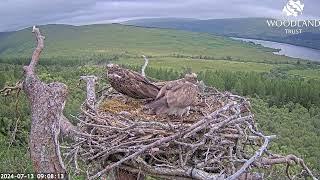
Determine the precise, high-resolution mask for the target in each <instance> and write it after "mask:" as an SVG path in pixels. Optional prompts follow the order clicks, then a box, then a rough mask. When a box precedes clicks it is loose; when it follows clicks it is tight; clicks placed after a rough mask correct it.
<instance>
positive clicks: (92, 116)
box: [67, 88, 312, 179]
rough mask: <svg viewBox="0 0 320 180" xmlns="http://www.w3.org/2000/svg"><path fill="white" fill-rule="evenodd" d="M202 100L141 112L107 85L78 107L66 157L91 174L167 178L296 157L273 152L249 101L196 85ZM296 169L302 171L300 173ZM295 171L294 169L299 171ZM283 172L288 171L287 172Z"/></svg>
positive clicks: (225, 172)
mask: <svg viewBox="0 0 320 180" xmlns="http://www.w3.org/2000/svg"><path fill="white" fill-rule="evenodd" d="M202 95H203V97H205V99H206V102H207V106H206V107H194V108H193V109H192V110H191V114H190V115H189V116H188V117H183V118H176V117H168V116H155V115H149V114H146V113H145V112H144V111H143V105H144V103H145V102H144V101H143V100H134V99H130V98H128V97H126V96H124V95H121V94H119V93H117V92H115V91H113V90H112V88H109V89H107V90H106V92H105V94H104V96H103V98H101V99H100V101H99V103H98V105H97V107H96V108H93V107H91V106H88V105H84V106H83V107H82V113H81V115H79V116H78V117H77V119H78V120H79V123H78V127H79V128H80V129H81V130H82V133H79V135H78V137H77V138H76V142H75V143H74V144H72V146H71V147H70V148H69V149H68V153H67V156H69V157H72V158H71V159H73V160H74V162H75V168H76V169H77V170H80V169H81V168H80V167H79V165H78V161H79V160H78V159H80V160H82V161H83V162H85V163H86V165H87V168H88V169H87V170H86V172H87V175H88V177H90V179H94V178H97V177H99V176H101V175H103V174H106V173H108V172H109V171H110V170H111V169H113V168H115V167H119V168H122V169H126V170H128V171H131V172H136V173H137V172H140V173H143V174H149V175H153V176H156V177H163V178H166V179H178V178H185V179H188V178H192V179H226V178H227V179H237V178H239V177H241V176H244V174H246V175H248V174H249V175H250V176H251V178H256V179H259V178H261V176H262V174H254V173H252V172H251V173H248V172H249V171H250V169H251V168H253V167H258V168H269V167H270V165H273V164H279V163H284V164H288V167H289V165H290V164H294V163H299V164H300V165H301V166H302V167H303V169H304V172H307V173H309V174H310V175H311V176H312V174H311V171H310V170H309V169H308V168H307V167H306V166H305V164H304V163H303V161H302V160H301V159H299V158H297V157H295V156H292V155H289V156H279V155H273V154H271V153H269V152H268V151H267V146H268V143H269V140H271V139H272V138H273V137H274V136H264V135H263V134H262V133H261V132H259V131H258V129H257V127H256V125H255V121H254V115H253V114H252V112H251V109H250V103H249V101H248V100H247V99H246V98H244V97H241V96H237V95H233V94H231V93H227V92H226V93H221V92H218V91H217V90H215V89H214V88H206V90H205V91H204V92H203V94H202ZM302 174H303V173H302ZM300 175H301V174H300ZM288 176H289V173H288Z"/></svg>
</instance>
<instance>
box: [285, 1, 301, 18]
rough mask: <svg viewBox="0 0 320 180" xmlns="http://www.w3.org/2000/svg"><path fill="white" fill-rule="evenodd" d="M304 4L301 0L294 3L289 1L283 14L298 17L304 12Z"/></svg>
mask: <svg viewBox="0 0 320 180" xmlns="http://www.w3.org/2000/svg"><path fill="white" fill-rule="evenodd" d="M303 8H304V4H303V3H301V1H300V0H298V1H294V0H289V1H288V3H287V4H286V5H285V6H284V7H283V9H282V12H283V13H284V14H285V15H287V16H294V17H297V16H298V15H301V14H302V12H303Z"/></svg>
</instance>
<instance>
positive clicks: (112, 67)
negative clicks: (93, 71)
mask: <svg viewBox="0 0 320 180" xmlns="http://www.w3.org/2000/svg"><path fill="white" fill-rule="evenodd" d="M119 68H120V66H119V65H117V64H108V65H107V70H108V74H111V73H114V72H115V71H117V70H118V69H119Z"/></svg>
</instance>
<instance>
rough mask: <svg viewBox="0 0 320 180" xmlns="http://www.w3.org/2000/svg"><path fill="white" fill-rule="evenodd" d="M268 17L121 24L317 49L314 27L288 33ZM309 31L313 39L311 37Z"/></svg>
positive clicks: (319, 33) (135, 21)
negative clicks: (272, 24)
mask: <svg viewBox="0 0 320 180" xmlns="http://www.w3.org/2000/svg"><path fill="white" fill-rule="evenodd" d="M267 20H268V18H233V19H210V20H191V19H190V20H188V21H186V20H184V19H182V20H179V19H177V18H175V19H168V18H167V19H140V20H131V21H127V22H124V24H130V25H137V26H143V27H158V28H172V29H179V30H187V31H194V32H206V33H211V34H217V35H224V36H233V37H242V38H251V39H261V40H271V41H276V42H284V43H289V44H294V45H299V46H305V47H310V48H315V49H320V41H318V40H317V39H319V38H320V32H319V30H318V29H316V28H308V29H304V30H303V31H304V33H302V34H298V35H290V34H286V33H285V28H272V27H268V25H267ZM310 34H312V36H313V37H315V38H316V39H310Z"/></svg>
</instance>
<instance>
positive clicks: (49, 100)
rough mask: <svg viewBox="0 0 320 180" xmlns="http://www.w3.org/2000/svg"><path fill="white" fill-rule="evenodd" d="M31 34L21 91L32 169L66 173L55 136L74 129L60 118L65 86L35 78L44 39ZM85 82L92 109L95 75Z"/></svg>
mask: <svg viewBox="0 0 320 180" xmlns="http://www.w3.org/2000/svg"><path fill="white" fill-rule="evenodd" d="M32 32H33V33H34V34H35V37H36V40H37V47H36V49H35V50H34V52H33V55H32V59H31V62H30V64H29V66H25V67H23V69H24V76H25V79H24V81H23V90H24V92H25V93H26V94H27V97H28V99H29V103H30V106H31V114H32V116H31V120H32V124H31V132H30V137H29V146H30V154H31V159H32V162H33V167H34V170H35V172H37V173H66V168H65V166H64V163H63V161H62V157H61V154H60V147H59V141H58V136H59V134H60V130H61V133H62V135H63V136H69V137H71V138H73V137H74V135H75V133H76V131H78V129H77V128H76V127H75V126H74V125H73V124H71V123H70V121H69V120H68V119H67V118H66V117H65V116H64V115H63V109H64V106H65V103H66V98H67V94H68V91H67V86H66V85H65V84H63V83H58V82H55V83H50V84H45V83H43V82H41V80H40V79H39V78H38V76H37V75H36V72H35V71H36V66H37V64H38V62H39V58H40V54H41V52H42V50H43V48H44V39H45V37H44V36H42V35H41V33H40V30H39V29H38V28H36V27H33V30H32ZM81 79H82V80H85V81H86V82H87V104H88V105H89V106H90V108H94V105H95V102H96V95H95V88H94V86H95V81H96V80H97V78H96V77H95V76H83V77H81ZM123 177H126V178H125V179H128V180H129V179H136V178H135V177H136V176H133V175H131V174H127V173H126V172H119V173H117V174H116V176H115V179H119V180H120V179H121V180H122V179H123Z"/></svg>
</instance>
